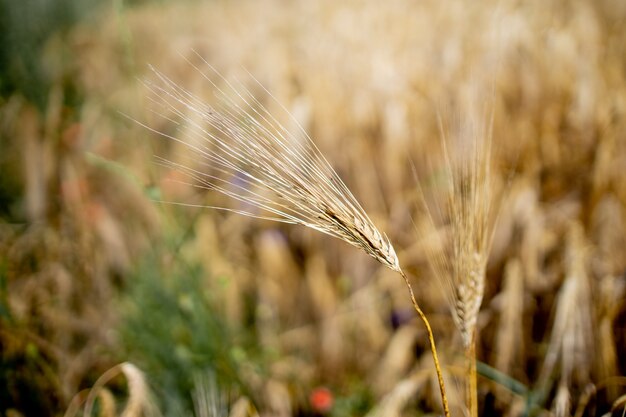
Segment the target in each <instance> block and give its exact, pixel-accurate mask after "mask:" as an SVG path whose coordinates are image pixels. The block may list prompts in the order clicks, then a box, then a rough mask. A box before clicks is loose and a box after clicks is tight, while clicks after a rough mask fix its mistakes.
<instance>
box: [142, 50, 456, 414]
mask: <svg viewBox="0 0 626 417" xmlns="http://www.w3.org/2000/svg"><path fill="white" fill-rule="evenodd" d="M195 56H196V57H197V58H198V59H199V61H200V62H201V63H202V65H203V67H204V68H205V69H206V70H207V71H209V73H210V74H211V75H214V76H216V77H217V78H218V79H220V81H221V84H223V85H224V86H225V87H224V89H222V88H221V87H219V86H218V85H217V83H216V82H213V81H212V80H211V78H210V77H209V76H208V75H207V73H206V72H204V71H205V70H204V69H203V68H200V67H198V66H196V65H194V64H193V63H192V62H190V61H189V60H188V61H187V62H188V63H189V65H192V66H193V67H194V68H195V69H196V70H197V71H198V72H199V73H200V74H202V76H203V77H204V78H205V79H206V80H207V82H208V83H210V84H211V85H212V87H213V91H214V94H215V96H216V98H217V99H218V101H219V103H220V108H219V110H218V109H216V108H214V107H212V106H210V105H208V104H207V103H206V102H204V101H203V100H201V99H200V98H199V97H197V96H196V95H194V94H193V93H192V92H190V91H188V90H186V89H185V88H183V87H181V86H180V85H178V84H176V83H175V82H174V81H173V80H171V79H170V78H168V77H167V76H165V75H164V74H162V73H161V72H159V71H157V70H155V69H153V72H154V74H155V76H156V82H145V85H146V87H147V88H148V90H149V91H150V92H151V93H152V95H151V100H152V101H153V103H154V104H155V105H156V106H157V110H156V112H157V114H160V115H161V116H163V117H165V118H166V119H168V120H170V121H171V122H173V123H175V124H177V126H178V129H177V133H176V135H175V134H167V133H164V132H161V131H159V130H158V129H154V128H151V127H150V126H147V125H145V124H143V123H140V124H142V125H143V126H145V127H146V128H148V129H150V130H152V131H153V132H155V133H157V134H159V135H161V136H163V137H165V138H167V139H171V140H173V141H175V142H177V143H180V144H182V145H183V146H184V147H186V148H187V149H188V150H189V151H190V154H191V155H192V158H191V160H190V161H189V162H190V163H189V164H188V163H178V162H174V161H171V160H166V159H162V158H159V162H160V163H162V164H163V165H165V166H168V167H170V168H173V169H176V170H179V171H181V172H183V173H184V174H186V175H187V176H188V177H189V179H190V180H192V181H193V183H191V184H190V185H192V186H194V187H201V188H206V189H208V190H214V191H218V192H220V193H222V194H224V195H226V196H228V197H230V198H231V199H232V200H234V201H236V202H238V203H240V204H241V205H242V206H241V207H240V208H225V207H211V208H216V209H221V210H227V211H231V212H235V213H239V214H243V215H247V216H251V217H256V218H261V219H269V220H275V221H279V222H284V223H293V224H301V225H304V226H306V227H310V228H312V229H315V230H318V231H320V232H322V233H326V234H328V235H331V236H334V237H337V238H339V239H341V240H343V241H345V242H347V243H349V244H351V245H353V246H356V247H357V248H360V249H362V250H363V251H365V253H367V254H368V255H370V256H372V257H373V258H374V259H376V260H377V261H378V262H380V263H381V264H383V265H385V266H387V267H388V268H390V269H392V270H394V271H396V272H398V273H400V274H401V275H402V277H403V279H404V281H405V283H406V285H407V287H408V289H409V293H410V296H411V301H412V303H413V306H414V308H415V310H416V311H417V313H418V314H419V316H420V318H421V320H422V321H423V322H424V324H425V325H426V328H427V330H428V334H429V342H430V346H431V352H432V354H433V359H434V362H435V367H436V371H437V376H438V380H439V385H440V391H441V396H442V402H443V407H444V412H445V414H446V416H449V411H448V405H447V399H446V395H445V388H444V384H443V377H442V374H441V369H440V366H439V360H438V357H437V351H436V347H435V342H434V338H433V334H432V330H431V328H430V324H429V323H428V320H427V319H426V316H425V315H424V313H423V312H422V311H421V309H420V308H419V305H418V304H417V301H416V299H415V296H414V294H413V289H412V287H411V284H410V282H409V279H408V277H407V276H406V274H405V273H404V272H403V271H402V269H401V268H400V264H399V261H398V257H397V256H396V252H395V250H394V248H393V246H392V244H391V242H390V241H389V239H388V238H387V236H386V235H385V234H383V233H381V232H380V231H379V230H378V228H377V227H376V226H375V225H374V224H373V222H372V221H371V220H370V218H369V217H368V215H367V214H366V213H365V211H364V210H363V208H362V207H361V205H360V204H359V203H358V201H357V200H356V199H355V197H354V196H353V194H352V193H351V192H350V190H349V189H348V187H347V186H346V185H345V184H344V183H343V181H342V180H341V179H340V178H339V176H338V175H337V173H336V172H335V171H334V170H333V168H332V167H331V166H330V164H329V163H328V161H327V160H326V158H325V157H324V156H323V155H322V153H321V152H320V151H319V149H318V148H317V146H316V145H315V144H314V143H313V141H312V140H311V139H310V137H309V136H308V135H307V134H306V132H305V131H304V129H303V128H302V127H301V126H300V125H299V124H298V123H297V122H296V121H295V120H294V122H296V123H295V125H296V126H297V127H298V128H297V132H295V133H293V132H290V131H288V130H287V129H286V128H285V127H284V126H283V125H282V124H281V123H280V122H279V121H278V120H277V119H276V118H274V116H272V114H270V112H269V111H268V110H267V109H266V107H265V106H263V105H262V103H261V102H259V100H258V99H256V98H255V97H254V96H253V95H252V94H251V93H250V92H249V91H248V90H247V89H246V88H244V87H243V86H242V85H241V84H237V85H235V84H234V83H231V82H229V81H227V80H226V79H225V78H224V77H222V76H221V75H220V74H219V73H218V72H217V71H216V70H215V69H213V68H212V67H211V66H210V64H209V63H207V62H206V61H205V60H204V59H202V57H200V56H199V54H197V53H196V54H195ZM257 84H258V85H259V86H260V83H258V81H257ZM261 88H262V87H261ZM263 90H264V91H265V93H266V94H267V95H268V96H269V97H270V98H271V99H273V97H272V95H271V94H270V93H269V92H268V91H267V90H265V89H264V88H263ZM281 108H282V109H283V110H285V109H284V107H281ZM285 112H286V111H285ZM169 115H173V117H175V118H176V120H172V118H171V116H169ZM191 163H193V164H194V165H195V166H196V167H195V168H194V167H193V166H192V165H191ZM207 207H208V206H207Z"/></svg>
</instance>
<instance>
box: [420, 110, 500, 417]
mask: <svg viewBox="0 0 626 417" xmlns="http://www.w3.org/2000/svg"><path fill="white" fill-rule="evenodd" d="M478 110H479V109H478V108H476V106H475V103H474V102H472V104H471V105H469V106H468V109H467V111H466V112H464V116H463V119H461V120H460V123H459V124H458V126H456V127H455V130H453V132H452V135H451V136H448V135H446V129H445V128H444V126H443V122H442V121H441V120H440V129H441V133H442V136H443V138H442V144H443V155H444V161H443V167H444V170H445V173H446V179H447V181H446V183H445V196H444V197H445V199H446V200H447V201H446V206H445V209H444V210H441V212H442V213H445V215H444V218H445V219H446V221H447V222H448V224H447V227H446V228H445V236H444V237H443V239H444V240H445V241H442V242H438V243H440V244H438V245H435V246H436V247H430V246H429V247H428V248H429V251H430V254H429V260H430V263H431V266H432V268H433V271H434V273H435V275H436V276H437V278H438V280H439V281H440V282H443V283H445V285H446V287H447V288H446V291H445V294H446V296H447V297H448V304H449V306H450V310H451V312H452V317H453V319H454V323H455V325H456V327H457V329H458V331H459V333H460V334H461V339H462V342H463V347H464V349H465V355H466V362H467V371H466V375H467V383H466V405H467V408H468V410H469V413H470V415H471V416H477V415H478V404H477V380H476V352H475V340H476V323H477V320H478V312H479V310H480V305H481V303H482V299H483V293H484V288H485V273H486V266H487V259H488V256H489V250H490V247H491V242H492V237H493V229H494V224H495V220H496V218H497V206H498V204H496V202H497V201H499V198H497V197H496V194H497V193H496V189H497V187H496V182H495V179H494V176H493V175H492V172H491V126H492V117H493V114H492V113H491V112H487V111H478ZM418 190H419V192H420V194H421V195H422V198H423V199H424V201H425V196H424V192H423V190H422V189H421V188H419V187H418ZM427 212H428V213H429V214H430V211H427ZM436 227H437V225H436V224H435V221H434V220H433V217H432V216H431V218H430V221H429V222H427V225H426V226H425V230H421V232H424V234H426V235H431V236H433V235H434V236H439V235H440V234H438V233H432V232H433V231H434V230H435V229H436Z"/></svg>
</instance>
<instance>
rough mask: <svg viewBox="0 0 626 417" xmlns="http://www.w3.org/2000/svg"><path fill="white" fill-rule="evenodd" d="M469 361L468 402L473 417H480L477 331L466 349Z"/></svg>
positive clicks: (466, 386)
mask: <svg viewBox="0 0 626 417" xmlns="http://www.w3.org/2000/svg"><path fill="white" fill-rule="evenodd" d="M465 358H466V361H467V379H468V380H467V383H466V385H465V389H466V401H467V408H468V410H469V411H470V416H471V417H478V381H477V373H476V331H474V332H473V334H472V337H471V339H470V343H469V345H468V346H467V347H466V349H465Z"/></svg>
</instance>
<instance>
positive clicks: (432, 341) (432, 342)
mask: <svg viewBox="0 0 626 417" xmlns="http://www.w3.org/2000/svg"><path fill="white" fill-rule="evenodd" d="M399 272H400V275H402V278H403V279H404V283H405V284H406V286H407V288H408V289H409V294H410V295H411V302H412V303H413V308H414V309H415V311H417V314H418V315H419V317H420V319H421V320H422V322H424V326H426V331H427V332H428V342H429V343H430V352H431V354H432V356H433V361H434V362H435V370H436V372H437V380H438V382H439V391H440V392H441V402H442V404H443V413H444V415H445V416H446V417H450V409H449V407H448V397H447V396H446V387H445V384H444V382H443V374H442V373H441V366H439V356H438V355H437V347H436V346H435V337H434V336H433V330H432V329H431V327H430V323H429V322H428V319H427V318H426V315H425V314H424V312H423V311H422V309H421V308H420V306H419V304H417V300H416V299H415V294H414V293H413V287H412V286H411V283H410V282H409V278H408V277H407V275H406V274H405V273H404V271H402V270H400V271H399Z"/></svg>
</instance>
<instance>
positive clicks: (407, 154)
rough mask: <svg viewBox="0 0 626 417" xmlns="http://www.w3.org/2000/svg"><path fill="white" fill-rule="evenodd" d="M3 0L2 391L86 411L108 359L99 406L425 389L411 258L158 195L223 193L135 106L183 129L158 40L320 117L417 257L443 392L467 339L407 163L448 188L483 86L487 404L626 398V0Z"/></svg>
mask: <svg viewBox="0 0 626 417" xmlns="http://www.w3.org/2000/svg"><path fill="white" fill-rule="evenodd" d="M0 4H1V6H0V36H1V38H0V91H1V94H2V95H1V97H0V351H1V358H2V359H1V362H0V368H1V369H0V411H1V412H2V415H4V416H7V417H9V416H11V417H15V416H35V415H38V416H57V415H64V414H65V413H66V412H68V414H72V413H74V415H76V414H77V413H78V414H80V412H81V411H77V410H76V408H77V407H78V408H80V407H79V406H78V405H77V404H82V403H84V402H85V401H87V400H88V397H89V395H90V393H92V392H93V391H90V388H91V387H93V386H94V384H96V381H98V378H100V377H101V376H103V375H108V374H107V370H111V369H122V370H123V371H120V372H117V374H116V375H115V376H111V378H110V379H109V380H108V381H107V389H106V390H103V391H100V392H99V393H97V394H93V395H95V396H98V400H97V401H96V402H95V404H96V409H95V410H94V414H98V415H106V416H108V415H125V416H131V415H148V414H150V415H158V413H160V414H161V415H193V414H194V413H195V415H198V416H204V415H233V416H244V415H256V414H257V413H258V415H263V416H274V415H275V416H289V415H297V416H320V415H324V416H326V415H328V416H356V415H371V416H375V415H376V416H419V415H437V414H440V413H441V404H440V399H439V393H438V387H437V383H436V378H435V374H434V368H433V366H432V359H431V357H430V351H429V348H428V340H427V338H426V333H425V330H424V328H423V326H422V324H421V322H419V320H417V319H416V316H415V314H414V312H413V310H412V307H411V300H410V298H409V296H408V293H407V290H406V287H405V286H404V283H403V282H402V280H401V279H400V277H399V276H397V275H396V274H394V273H393V272H392V271H389V270H387V269H386V268H384V267H383V266H382V265H378V264H377V263H376V262H375V261H374V260H372V259H370V258H369V257H367V255H365V254H363V253H361V252H360V251H358V250H357V249H355V248H353V247H351V246H349V245H347V244H345V243H343V242H340V241H339V240H336V239H332V238H330V237H328V236H325V235H323V234H320V233H317V232H315V231H312V230H309V229H306V228H304V227H302V226H292V225H282V224H278V223H273V222H270V221H265V220H258V219H252V218H247V217H243V216H240V215H237V214H234V213H230V212H225V211H218V210H211V209H206V208H201V207H195V206H184V205H183V206H181V205H171V204H162V203H160V202H159V201H168V202H180V203H186V204H189V205H210V206H223V207H232V206H233V202H232V201H229V200H228V199H226V198H225V197H224V196H221V195H217V194H216V193H214V192H210V191H206V190H202V189H198V188H197V187H194V186H193V184H192V185H191V186H190V185H189V184H187V185H185V184H184V183H181V180H182V181H183V182H185V181H184V179H182V178H181V174H180V173H178V172H176V171H175V170H172V169H171V168H168V167H161V166H159V165H158V164H156V163H155V155H156V156H161V157H166V158H169V159H171V160H174V161H184V160H186V159H185V158H188V155H186V152H187V151H186V150H185V147H184V146H181V145H180V144H178V143H176V142H175V141H171V140H167V139H164V138H163V137H161V136H159V135H156V134H155V133H154V132H152V131H151V130H149V129H146V128H145V127H143V126H142V125H141V124H145V125H147V126H150V128H152V129H154V130H156V131H160V132H165V133H167V134H171V135H176V134H177V132H176V131H175V130H173V128H172V124H171V123H169V122H168V120H167V119H165V118H163V117H159V115H158V114H155V111H154V103H153V102H152V101H151V99H150V94H149V93H148V91H147V89H146V87H145V85H144V83H145V82H146V81H150V80H153V79H154V77H155V75H154V73H153V72H152V71H151V70H150V66H153V67H154V68H156V69H158V70H159V71H160V72H162V73H163V74H166V75H167V76H168V77H170V78H171V79H172V80H173V81H175V82H176V83H178V84H180V85H182V86H184V87H185V88H187V89H189V90H190V91H193V92H194V94H196V95H198V96H199V97H202V98H203V99H205V100H206V101H207V103H213V101H214V100H215V98H214V96H213V94H212V92H213V91H214V90H215V89H216V88H217V87H219V85H221V84H220V83H223V82H224V80H234V79H237V80H242V81H241V82H242V83H243V84H244V85H245V86H246V88H248V89H250V91H251V93H252V94H253V95H254V96H255V97H256V98H257V99H258V100H259V101H260V102H261V103H263V104H264V105H265V106H267V108H268V110H269V111H270V113H273V114H282V113H283V112H282V110H283V109H282V108H281V105H282V106H284V107H285V109H286V110H288V112H289V113H290V114H291V115H292V116H293V117H292V118H289V117H286V118H282V119H281V121H282V122H283V123H284V124H285V126H286V127H287V128H288V129H290V128H292V127H293V126H294V125H296V124H299V125H301V126H302V127H303V128H304V129H305V131H306V132H307V133H308V134H309V135H310V136H311V137H312V138H313V140H314V142H315V143H316V145H317V146H318V147H319V149H320V150H321V152H322V153H323V154H324V155H325V156H326V158H327V159H328V161H329V162H330V164H331V165H332V166H333V167H334V169H335V170H336V171H337V172H338V173H339V175H340V176H341V178H342V179H343V180H344V181H345V183H346V184H347V185H348V187H349V188H350V190H352V192H353V193H354V195H355V196H356V198H357V199H358V201H359V202H360V203H361V204H362V206H363V207H364V209H365V210H366V212H367V213H368V214H369V216H370V217H371V218H372V220H373V222H374V223H375V224H376V225H377V226H378V227H379V228H380V230H381V231H384V232H385V233H386V234H387V235H388V236H389V238H390V240H391V241H392V242H393V244H394V246H395V248H396V250H397V252H398V257H399V258H400V261H401V263H402V265H403V266H404V268H405V269H406V270H407V271H408V272H409V273H410V276H411V280H412V282H413V285H414V287H415V289H416V296H417V299H418V301H419V303H420V305H421V306H422V309H423V310H424V311H425V312H426V314H427V316H428V317H429V319H430V321H431V324H432V326H433V330H434V332H435V336H436V339H437V345H438V348H439V350H440V355H441V357H442V362H443V364H442V365H443V368H444V374H445V376H446V380H447V382H448V386H449V390H450V394H449V395H450V401H451V406H452V410H453V414H454V415H462V414H463V401H464V399H463V396H464V393H463V390H462V384H461V383H460V382H459V381H461V380H462V378H463V369H462V360H463V351H462V347H461V343H460V338H459V335H458V333H457V331H456V330H455V327H454V323H453V320H452V317H451V315H450V306H449V303H448V299H447V297H446V296H445V294H444V292H445V285H443V284H442V283H441V282H440V280H439V279H438V278H437V276H436V275H435V274H433V272H432V271H431V268H430V264H429V259H428V258H429V256H428V254H429V251H428V250H427V248H428V246H429V245H431V244H432V242H431V241H430V239H431V238H432V237H429V236H428V235H424V234H422V233H419V232H418V230H421V229H420V227H419V225H420V224H421V223H422V222H423V221H425V219H426V214H425V212H424V210H423V208H422V205H421V204H420V200H421V198H420V192H419V191H418V190H424V194H425V195H427V196H428V197H427V199H429V203H428V204H434V205H437V204H444V203H445V202H444V203H442V202H441V201H439V202H438V200H441V199H442V198H443V197H441V192H440V191H441V189H440V188H441V178H440V177H441V175H443V174H442V173H443V169H444V168H442V167H443V158H442V150H441V143H442V135H443V134H444V132H445V131H446V130H447V128H446V126H452V125H455V124H456V121H457V119H459V118H462V117H463V114H464V112H466V111H467V106H466V105H465V103H466V102H467V101H468V100H471V99H472V98H473V97H481V98H482V99H484V100H485V101H486V102H489V103H490V106H491V111H492V113H493V121H492V125H491V129H492V131H491V137H492V138H493V148H494V161H493V167H494V170H495V172H496V174H497V176H498V178H499V179H500V182H501V183H502V184H503V189H504V190H505V192H504V197H503V199H502V203H501V206H500V210H499V212H498V218H497V225H496V226H495V232H494V239H493V247H492V250H491V254H490V258H489V263H488V269H487V281H486V288H485V296H484V299H483V302H482V307H481V310H480V314H479V317H478V339H477V357H478V361H479V363H478V372H479V379H478V388H479V389H478V399H479V411H480V414H481V415H511V416H536V415H541V416H551V415H556V416H570V415H576V416H583V415H585V416H591V415H605V414H607V413H609V414H608V415H611V413H613V415H622V414H621V413H622V412H623V410H624V409H625V404H626V401H625V399H624V398H625V397H624V395H625V393H626V388H625V387H626V376H625V375H626V303H625V298H624V297H625V292H626V276H625V271H626V225H625V221H626V217H625V216H626V206H625V204H626V181H625V180H624V174H623V173H624V172H625V171H626V137H625V135H626V30H624V28H625V27H626V3H624V2H621V1H618V0H597V1H594V0H569V1H565V0H548V1H538V0H530V1H525V2H520V1H514V0H499V1H495V0H486V1H483V2H465V1H460V0H442V1H433V0H426V1H413V0H390V1H387V2H372V1H365V0H347V1H343V2H337V1H331V0H319V1H307V0H293V1H287V0H259V1H253V0H228V1H227V0H204V1H200V0H183V1H164V0H162V1H159V0H144V1H140V0H136V1H124V0H111V1H103V0H89V1H80V0H58V1H46V0H25V1H22V2H16V1H12V0H1V3H0ZM198 57H202V58H203V59H204V60H206V62H207V63H209V64H210V65H211V66H212V67H213V68H214V69H215V70H216V71H217V72H218V73H219V74H221V75H222V76H223V77H224V78H223V79H221V78H219V77H218V78H215V77H213V78H211V79H212V80H213V81H214V82H215V83H216V85H212V84H211V82H209V81H208V79H207V73H206V72H203V71H202V69H200V70H198V69H197V68H195V67H194V65H195V64H198ZM209 78H210V76H209ZM254 80H256V81H258V83H257V82H256V81H254ZM261 86H262V87H261ZM273 99H275V100H273ZM278 103H280V105H279V104H278ZM277 117H279V116H277ZM135 120H136V121H139V122H140V123H136V122H135ZM441 126H444V127H443V128H442V127H441ZM623 170H624V171H623ZM438 196H439V197H438ZM494 220H495V219H494ZM122 362H126V363H127V364H128V365H127V366H126V367H123V368H114V367H115V365H116V364H119V363H122ZM129 369H132V371H129ZM135 371H136V372H135ZM133 372H135V373H133ZM138 375H139V376H138ZM142 383H143V384H145V387H144V385H142ZM138 387H139V388H142V387H143V388H145V390H142V389H139V388H138ZM148 392H149V393H148ZM324 401H326V402H324ZM329 401H330V403H329ZM203 404H205V406H203ZM206 404H211V405H212V407H214V408H211V410H213V411H207V410H208V409H209V408H210V407H208V405H206ZM203 407H204V408H203ZM203 409H204V411H202V410H203ZM68 410H69V411H68ZM124 410H126V411H124ZM157 410H159V411H157ZM124 412H125V413H126V414H124Z"/></svg>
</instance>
